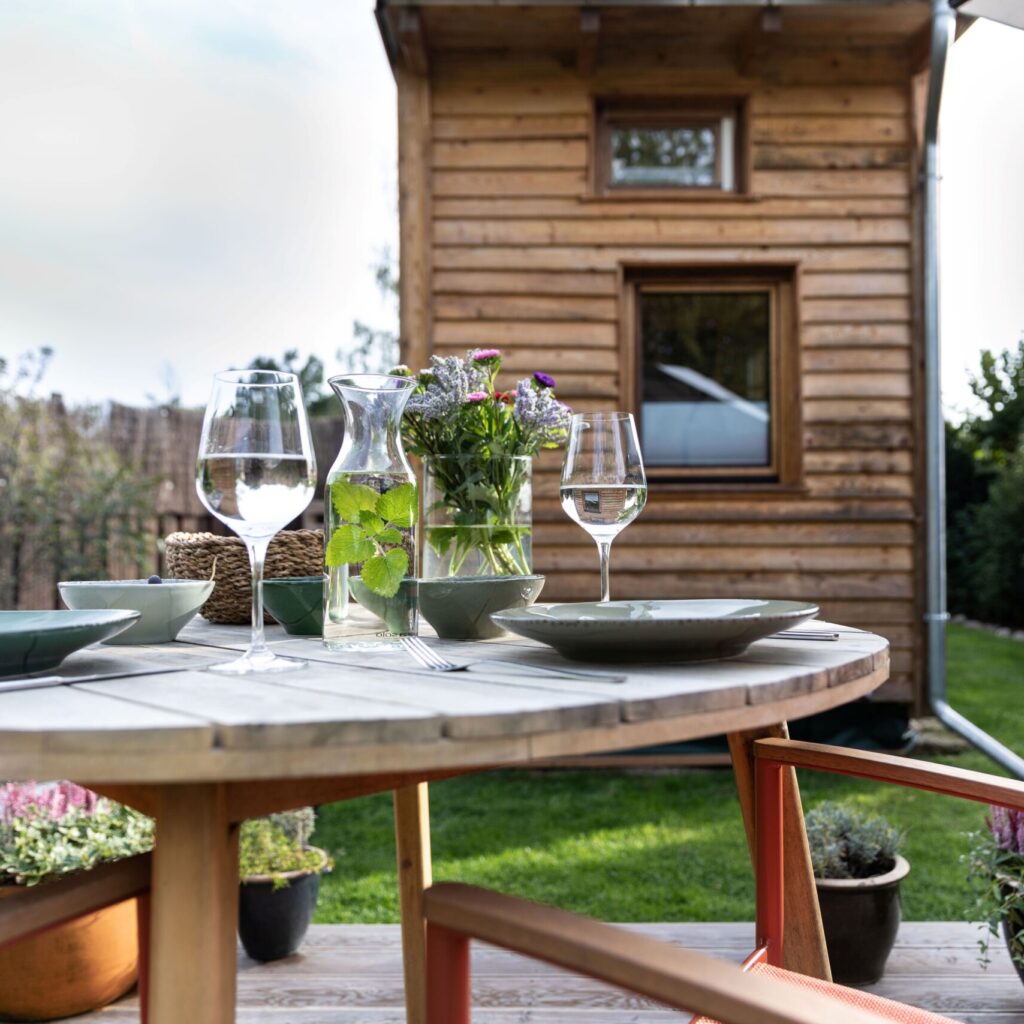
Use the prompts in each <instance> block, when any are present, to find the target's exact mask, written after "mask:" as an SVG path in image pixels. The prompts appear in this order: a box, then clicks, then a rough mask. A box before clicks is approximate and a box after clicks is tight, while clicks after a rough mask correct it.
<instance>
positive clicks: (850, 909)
mask: <svg viewBox="0 0 1024 1024" xmlns="http://www.w3.org/2000/svg"><path fill="white" fill-rule="evenodd" d="M909 872H910V865H909V864H908V863H907V862H906V860H904V858H903V857H899V856H897V857H896V865H895V867H893V869H892V870H891V871H887V872H886V873H885V874H884V875H874V876H872V877H871V878H816V879H815V880H814V883H815V885H816V886H817V889H818V903H819V905H820V906H821V923H822V924H823V925H824V928H825V945H826V946H827V947H828V959H829V962H830V964H831V965H832V978H833V980H835V981H838V982H841V983H842V984H844V985H870V984H871V983H872V982H875V981H878V979H879V978H881V977H882V974H883V972H884V971H885V962H886V960H888V959H889V954H890V953H891V952H892V947H893V944H894V943H895V942H896V933H897V931H899V927H900V916H901V915H900V882H901V881H902V880H903V879H904V878H906V876H907V874H908V873H909Z"/></svg>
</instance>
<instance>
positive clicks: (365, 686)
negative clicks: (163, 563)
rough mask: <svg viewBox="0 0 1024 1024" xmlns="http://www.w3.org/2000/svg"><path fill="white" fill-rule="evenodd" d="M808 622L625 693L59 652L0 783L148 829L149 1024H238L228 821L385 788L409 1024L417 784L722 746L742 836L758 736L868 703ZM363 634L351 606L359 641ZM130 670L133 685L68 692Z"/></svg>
mask: <svg viewBox="0 0 1024 1024" xmlns="http://www.w3.org/2000/svg"><path fill="white" fill-rule="evenodd" d="M815 626H819V627H820V628H822V629H829V630H838V632H839V633H840V637H839V640H838V641H835V642H825V641H817V640H803V641H801V640H796V641H794V640H781V639H780V640H775V639H768V640H763V641H760V642H758V643H756V644H754V645H753V646H752V647H751V648H750V649H749V651H748V652H747V653H746V654H744V655H742V656H740V657H737V658H731V659H728V660H725V661H718V662H709V663H700V664H689V665H680V664H669V665H645V664H638V665H636V666H629V667H628V668H626V669H622V668H616V669H615V670H614V671H616V672H625V674H626V675H627V678H626V681H625V682H622V683H613V682H603V681H595V682H591V681H584V680H577V679H571V678H564V679H563V678H555V677H550V678H544V677H539V676H536V675H527V674H525V673H524V672H522V671H521V670H519V669H517V668H516V667H514V666H497V665H492V664H487V665H479V666H477V667H475V668H473V669H471V670H470V671H469V672H462V673H458V674H455V675H440V674H436V673H432V672H430V671H428V670H426V669H423V668H421V667H420V666H419V665H417V664H416V663H415V662H413V661H412V659H411V658H410V657H409V656H408V655H407V654H406V653H405V652H404V651H403V650H401V649H394V650H391V651H388V652H386V653H377V652H332V651H328V650H326V649H325V648H324V647H323V646H322V644H321V643H320V642H319V640H317V639H305V638H290V637H287V636H286V635H285V634H284V633H283V631H281V630H280V629H279V628H278V627H272V628H268V639H269V640H270V641H271V643H272V645H273V648H274V650H275V652H276V653H278V654H286V655H289V654H290V655H295V656H299V657H302V658H305V659H307V660H308V662H309V664H308V667H307V668H306V669H304V670H302V671H297V672H294V673H286V674H280V675H272V676H267V677H254V676H243V677H226V676H220V675H215V674H212V673H208V672H204V671H202V669H203V668H204V667H205V666H207V665H209V664H212V663H214V662H217V661H223V660H226V658H225V653H226V651H229V650H239V649H242V648H244V647H245V645H246V641H247V630H246V629H244V628H241V627H215V626H211V625H209V624H207V623H204V622H202V621H198V620H197V621H196V622H194V623H193V624H192V625H191V626H190V627H188V628H187V629H186V630H185V631H184V632H183V633H182V634H181V636H180V637H179V640H178V642H176V643H173V644H165V645H158V646H150V647H110V646H107V647H103V646H100V647H93V648H90V649H88V650H85V651H82V652H79V653H77V654H75V655H72V656H70V657H69V658H68V659H67V660H66V661H65V662H64V664H63V665H62V666H61V668H60V670H59V675H60V676H61V678H62V681H61V682H59V683H55V684H52V685H47V686H31V687H29V686H28V683H29V681H28V680H26V688H18V687H17V684H11V683H10V682H5V683H4V684H3V685H2V686H0V778H4V779H18V778H71V779H74V780H76V781H78V782H81V783H84V784H86V785H90V786H92V787H93V788H96V789H99V790H100V791H101V792H104V793H107V794H109V795H110V796H113V797H116V798H118V799H120V800H123V801H124V802H126V803H129V804H131V805H133V806H135V807H137V808H139V809H140V810H142V811H144V812H146V813H149V814H152V815H154V816H155V817H156V820H157V846H156V852H155V855H154V858H153V891H152V917H151V930H150V935H151V946H152V959H151V971H150V1021H151V1022H152V1024H170V1022H174V1024H178V1022H180V1021H183V1020H187V1021H189V1022H190V1024H225V1022H226V1021H230V1020H233V1019H234V999H235V978H234V971H235V957H234V949H235V925H236V921H237V891H238V861H237V823H238V822H239V821H241V820H244V819H245V818H248V817H253V816H256V815H260V814H266V813H269V812H271V811H274V810H281V809H284V808H287V807H294V806H298V805H301V804H304V803H321V802H325V801H328V800H338V799H345V798H348V797H353V796H359V795H363V794H366V793H370V792H378V791H381V790H386V789H392V790H394V791H395V808H396V834H397V852H398V860H399V884H400V887H401V896H402V913H403V937H404V944H405V953H406V974H407V1003H408V1009H409V1018H410V1021H411V1022H416V1021H419V1020H421V1019H422V1017H421V1014H422V1008H423V926H422V917H421V915H420V893H421V892H422V889H423V887H424V886H426V885H428V884H429V881H430V861H429V825H428V817H427V803H426V783H427V782H428V781H429V780H431V779H436V778H444V777H447V776H451V775H456V774H460V773H464V772H468V771H474V770H480V769H482V768H486V767H493V766H498V765H505V764H515V763H523V762H535V761H538V760H543V759H545V758H549V757H555V756H560V755H566V754H582V753H590V752H595V751H601V750H612V749H622V748H628V747H635V746H640V745H644V744H652V743H660V742H667V741H675V740H684V739H691V738H697V737H703V736H710V735H716V734H719V733H727V734H728V735H729V740H730V749H731V752H732V755H733V765H734V771H735V773H736V780H737V786H738V789H739V796H740V803H741V807H742V809H743V813H744V820H745V823H746V826H747V830H748V837H749V836H750V835H751V834H752V829H753V799H752V786H753V770H752V763H751V759H750V756H749V748H750V744H751V743H752V742H753V740H754V739H755V738H759V737H761V736H766V735H779V734H781V733H783V732H784V730H785V723H786V721H787V720H789V719H795V718H800V717H803V716H805V715H808V714H813V713H815V712H818V711H823V710H826V709H828V708H832V707H836V706H838V705H840V704H844V703H847V702H849V701H851V700H854V699H856V698H858V697H860V696H863V695H865V694H867V693H870V692H871V691H872V690H874V689H875V688H876V687H878V686H879V685H881V683H882V682H884V681H885V679H886V677H887V675H888V664H889V659H888V644H887V643H886V641H885V640H884V639H882V638H880V637H878V636H875V635H873V634H870V633H864V632H862V631H859V630H852V629H847V628H845V627H842V626H838V627H834V626H826V624H824V623H815V624H811V627H807V628H814V627H815ZM374 630H375V627H374V625H373V622H372V621H371V620H370V619H369V618H361V617H360V615H359V613H356V615H355V616H354V617H353V620H352V625H351V632H352V635H353V636H359V635H369V634H372V633H373V632H374ZM428 642H429V643H431V644H434V645H436V646H437V647H438V648H439V649H440V650H441V651H442V652H443V653H444V654H445V655H446V656H447V657H448V658H449V659H450V660H452V661H455V662H462V661H463V660H466V661H472V660H473V659H474V658H479V657H480V656H481V653H482V648H483V646H484V645H480V644H463V643H455V642H443V641H438V640H437V639H436V638H428ZM485 653H486V654H487V655H488V656H490V657H496V656H497V657H502V658H509V659H514V660H518V661H520V662H522V663H523V664H524V665H526V664H531V663H535V664H543V665H547V666H549V667H558V666H562V667H566V666H568V663H567V662H565V661H564V660H563V659H562V658H561V657H560V656H559V655H557V654H556V653H554V652H553V651H551V650H550V649H548V648H546V647H543V646H542V645H539V644H536V643H533V642H531V641H526V640H519V639H511V638H510V639H507V640H500V641H489V642H488V643H487V644H486V652H485ZM577 667H578V666H577ZM170 669H173V670H174V671H168V670H170ZM600 670H601V669H600V668H597V669H595V671H600ZM127 672H141V673H145V674H141V675H130V676H124V677H121V678H105V679H100V680H95V681H91V682H75V679H76V677H82V676H86V675H90V676H92V675H100V674H102V675H114V674H116V673H127ZM786 798H787V800H788V801H789V802H790V804H791V805H792V811H793V812H794V813H789V814H787V820H789V821H791V822H795V825H794V831H793V832H792V834H790V835H787V882H788V884H787V893H786V895H787V903H786V910H787V953H788V955H789V956H790V957H791V958H792V960H791V961H790V962H789V966H792V967H795V968H796V969H802V970H804V971H805V972H806V973H811V974H815V973H816V974H819V975H823V974H827V971H828V966H827V956H826V954H825V952H824V943H823V939H822V936H821V931H820V920H819V918H818V912H817V901H816V898H815V895H814V887H813V881H812V880H811V876H810V869H809V864H808V862H807V856H806V840H805V838H804V833H803V818H802V814H801V813H800V811H799V797H798V793H797V790H796V786H795V781H791V782H790V783H789V786H788V790H787V797H786ZM790 847H792V849H791V848H790ZM790 927H792V931H793V940H792V941H790V939H789V930H790Z"/></svg>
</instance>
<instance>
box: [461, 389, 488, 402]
mask: <svg viewBox="0 0 1024 1024" xmlns="http://www.w3.org/2000/svg"><path fill="white" fill-rule="evenodd" d="M487 397H488V396H487V392H486V391H471V392H470V393H469V394H468V395H466V401H467V402H486V401H487Z"/></svg>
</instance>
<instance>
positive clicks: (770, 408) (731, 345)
mask: <svg viewBox="0 0 1024 1024" xmlns="http://www.w3.org/2000/svg"><path fill="white" fill-rule="evenodd" d="M796 278H797V274H796V268H795V267H794V266H778V267H776V266H768V267H752V268H719V267H643V268H626V269H624V272H623V282H624V289H625V295H624V297H623V299H624V301H623V304H622V308H623V323H622V335H623V339H622V340H623V361H624V364H625V369H626V384H627V388H628V393H629V394H630V396H631V398H632V404H633V408H634V411H635V413H636V414H637V423H638V425H639V429H640V441H641V446H642V448H643V454H644V462H645V465H646V466H647V470H648V473H649V474H650V475H651V476H652V477H654V478H656V479H658V478H660V479H662V480H664V481H666V482H667V481H676V482H679V483H690V484H703V485H709V486H729V487H736V486H743V485H757V486H758V487H771V486H776V487H786V488H792V487H797V486H799V484H800V473H801V463H802V458H801V449H802V438H801V419H802V417H801V408H800V404H801V403H800V371H799V343H798V335H797V326H796V324H797V319H796Z"/></svg>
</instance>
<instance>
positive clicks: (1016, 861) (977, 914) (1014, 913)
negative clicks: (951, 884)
mask: <svg viewBox="0 0 1024 1024" xmlns="http://www.w3.org/2000/svg"><path fill="white" fill-rule="evenodd" d="M986 824H987V825H988V828H987V829H986V830H985V831H984V832H976V833H974V834H973V835H972V839H973V844H972V847H971V851H970V853H969V854H968V855H967V858H966V861H967V866H968V870H969V876H970V879H971V883H972V885H973V886H974V891H975V897H976V898H975V904H974V908H973V911H974V913H973V914H972V915H971V918H972V920H975V921H976V920H981V921H982V922H983V927H984V928H985V936H984V938H982V940H981V941H980V942H979V946H980V948H981V954H980V956H979V959H980V960H981V963H982V965H983V966H986V967H987V966H988V964H989V957H988V944H989V939H990V937H991V936H993V935H998V934H999V932H1000V931H1002V933H1003V940H1004V941H1005V942H1006V948H1007V949H1008V950H1009V952H1010V958H1011V959H1012V960H1013V966H1014V967H1015V968H1016V969H1017V975H1018V976H1019V977H1020V979H1021V981H1024V813H1022V812H1021V811H1011V810H1009V809H1008V808H1006V807H990V808H989V816H988V820H987V821H986Z"/></svg>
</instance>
